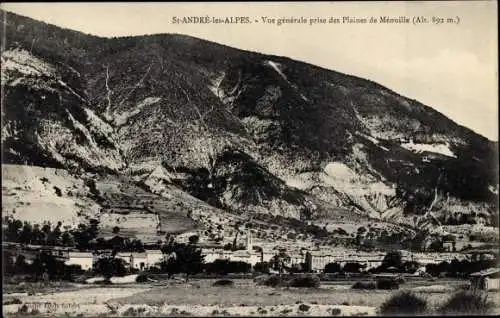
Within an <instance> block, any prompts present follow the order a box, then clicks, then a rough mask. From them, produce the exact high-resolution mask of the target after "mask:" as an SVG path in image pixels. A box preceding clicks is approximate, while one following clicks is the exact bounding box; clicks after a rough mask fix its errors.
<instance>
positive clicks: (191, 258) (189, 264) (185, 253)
mask: <svg viewBox="0 0 500 318" xmlns="http://www.w3.org/2000/svg"><path fill="white" fill-rule="evenodd" d="M162 252H163V253H165V254H171V253H173V255H175V256H174V257H171V258H169V259H167V260H166V261H163V262H162V263H161V264H160V267H161V270H162V271H163V272H166V273H168V274H169V276H170V275H172V274H175V273H186V281H187V280H188V278H189V275H191V274H196V273H199V272H201V271H202V270H203V263H204V258H205V256H204V255H201V249H199V248H197V247H196V246H195V245H191V244H187V245H186V244H182V243H174V244H173V245H169V246H165V247H164V248H163V249H162Z"/></svg>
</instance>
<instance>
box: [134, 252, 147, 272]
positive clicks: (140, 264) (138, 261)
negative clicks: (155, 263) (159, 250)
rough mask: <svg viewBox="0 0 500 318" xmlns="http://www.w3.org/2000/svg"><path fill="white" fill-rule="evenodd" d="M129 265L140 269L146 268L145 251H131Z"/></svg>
mask: <svg viewBox="0 0 500 318" xmlns="http://www.w3.org/2000/svg"><path fill="white" fill-rule="evenodd" d="M130 266H131V267H133V268H137V269H140V270H144V269H146V268H148V267H149V264H148V256H147V253H131V255H130Z"/></svg>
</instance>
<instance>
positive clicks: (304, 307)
mask: <svg viewBox="0 0 500 318" xmlns="http://www.w3.org/2000/svg"><path fill="white" fill-rule="evenodd" d="M309 308H311V306H308V305H306V304H300V305H299V310H300V311H308V310H309Z"/></svg>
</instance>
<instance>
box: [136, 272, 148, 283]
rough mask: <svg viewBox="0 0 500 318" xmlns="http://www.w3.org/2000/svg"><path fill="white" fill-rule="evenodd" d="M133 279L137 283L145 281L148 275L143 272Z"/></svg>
mask: <svg viewBox="0 0 500 318" xmlns="http://www.w3.org/2000/svg"><path fill="white" fill-rule="evenodd" d="M135 281H136V282H137V283H145V282H147V281H148V276H147V275H144V274H140V275H139V276H137V277H136V279H135Z"/></svg>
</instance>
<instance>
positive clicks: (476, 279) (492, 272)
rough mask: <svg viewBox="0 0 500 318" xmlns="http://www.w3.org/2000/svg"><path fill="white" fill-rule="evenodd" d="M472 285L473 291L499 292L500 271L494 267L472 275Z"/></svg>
mask: <svg viewBox="0 0 500 318" xmlns="http://www.w3.org/2000/svg"><path fill="white" fill-rule="evenodd" d="M470 284H471V289H472V290H473V291H478V290H486V291H489V290H499V289H500V269H499V268H493V267H492V268H488V269H485V270H483V271H480V272H476V273H472V274H470Z"/></svg>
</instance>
